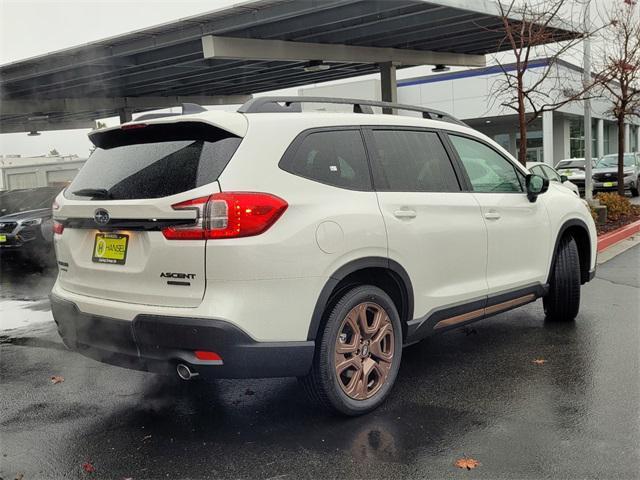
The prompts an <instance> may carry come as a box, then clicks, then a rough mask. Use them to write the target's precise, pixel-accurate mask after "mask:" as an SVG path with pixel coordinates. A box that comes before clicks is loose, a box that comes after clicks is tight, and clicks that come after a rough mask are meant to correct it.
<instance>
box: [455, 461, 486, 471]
mask: <svg viewBox="0 0 640 480" xmlns="http://www.w3.org/2000/svg"><path fill="white" fill-rule="evenodd" d="M455 465H456V467H458V468H466V469H467V470H473V469H474V468H476V467H477V466H478V465H480V462H479V461H477V460H476V459H474V458H459V459H458V460H456V463H455Z"/></svg>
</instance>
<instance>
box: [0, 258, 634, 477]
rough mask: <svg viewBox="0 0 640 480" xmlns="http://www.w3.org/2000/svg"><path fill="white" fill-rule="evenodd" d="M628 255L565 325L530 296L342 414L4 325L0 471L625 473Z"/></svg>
mask: <svg viewBox="0 0 640 480" xmlns="http://www.w3.org/2000/svg"><path fill="white" fill-rule="evenodd" d="M639 259H640V247H635V248H634V249H632V250H630V251H628V252H626V253H624V254H622V255H621V256H619V257H616V258H615V259H613V260H611V261H610V262H608V263H607V264H604V265H602V266H601V267H600V271H599V273H598V278H597V279H596V280H595V281H594V282H592V283H591V284H589V285H587V286H586V287H585V289H584V290H583V292H584V296H583V304H582V310H581V314H580V317H579V319H578V321H577V322H576V323H575V324H570V325H553V324H545V323H544V321H543V314H542V305H541V303H540V302H537V303H535V304H531V305H528V306H526V307H525V308H522V309H520V310H514V311H511V312H508V313H506V314H503V315H500V316H497V317H494V318H493V319H490V320H487V321H485V322H482V323H478V324H476V325H475V326H474V330H473V331H467V332H464V331H454V332H451V333H448V334H445V335H442V336H440V337H436V338H433V339H431V340H428V341H426V342H423V343H420V344H418V345H415V346H412V347H410V348H408V349H406V350H405V352H404V356H403V365H402V368H401V370H400V375H399V378H398V382H397V385H396V387H395V389H394V391H393V394H392V396H391V398H390V399H389V401H387V402H386V403H385V404H384V405H383V407H382V408H380V409H379V410H377V411H376V412H374V413H372V414H370V415H367V416H365V417H360V418H353V419H350V418H342V417H336V416H332V415H328V414H326V413H324V412H322V411H318V410H316V409H315V408H313V407H311V406H310V405H309V403H308V400H307V398H306V397H305V395H304V393H303V392H302V391H301V389H300V388H299V387H298V384H297V382H296V380H295V379H264V380H238V381H235V380H220V381H216V382H213V383H210V384H207V383H199V382H188V383H179V382H178V381H177V380H174V379H173V378H163V377H155V376H153V375H150V374H146V373H142V372H134V371H128V370H123V369H119V368H117V367H110V366H106V365H102V364H99V363H96V362H94V361H92V360H89V359H86V358H83V357H81V356H79V355H77V354H75V353H71V352H68V351H66V350H64V347H62V344H61V342H60V341H59V339H58V337H57V336H56V334H55V329H54V327H53V325H51V324H50V323H42V324H39V325H38V326H37V328H34V329H28V328H27V329H21V330H20V331H19V333H18V334H11V335H6V334H5V337H4V340H3V342H4V343H2V344H0V351H1V353H2V357H1V358H2V361H1V364H0V379H1V382H2V386H3V388H2V393H0V427H1V429H2V444H3V448H2V450H3V452H2V453H3V455H4V456H3V457H2V461H1V462H0V465H1V468H0V477H3V478H13V477H12V475H15V474H16V473H17V472H25V474H26V476H25V478H39V477H44V478H52V477H61V476H66V477H70V478H79V477H80V478H84V477H85V474H83V473H82V471H81V464H82V463H83V462H85V461H90V462H91V463H92V464H93V465H94V466H95V467H96V469H97V470H96V472H95V474H93V476H94V477H96V478H126V477H133V478H135V479H141V478H159V477H163V478H167V477H168V478H218V477H233V478H240V477H242V478H246V477H248V478H318V477H321V478H345V477H355V478H363V477H373V478H401V477H402V478H406V477H412V478H427V477H447V478H448V477H454V476H460V477H467V476H468V475H469V473H468V472H466V471H461V470H457V469H456V468H455V467H454V466H453V463H454V462H455V460H456V459H457V458H459V457H462V456H471V457H473V458H476V459H478V460H479V461H480V462H481V466H480V467H478V468H477V469H476V470H474V471H473V476H474V478H478V477H484V478H514V477H518V478H541V477H554V478H558V477H561V478H603V477H606V478H618V477H623V478H637V465H638V464H639V463H638V462H639V461H640V453H639V450H638V445H639V442H640V426H639V420H638V419H639V418H640V407H639V405H640V402H639V399H640V387H639V380H638V371H640V360H639V359H640V356H639V354H638V338H640V335H639V333H640V325H639V317H640V315H639V313H640V312H639V311H638V309H639V307H638V304H639V302H638V301H637V300H638V299H639V298H640V297H639V290H638V284H637V276H636V277H635V280H634V278H633V275H632V274H631V275H630V274H629V271H628V268H627V266H628V265H629V264H635V265H638V264H639V263H638V260H639ZM3 284H4V280H3ZM535 359H544V360H546V362H545V363H541V364H536V363H534V362H533V360H535ZM51 375H62V376H64V378H65V381H64V382H63V383H60V384H58V385H52V384H51V382H50V380H49V377H50V376H51Z"/></svg>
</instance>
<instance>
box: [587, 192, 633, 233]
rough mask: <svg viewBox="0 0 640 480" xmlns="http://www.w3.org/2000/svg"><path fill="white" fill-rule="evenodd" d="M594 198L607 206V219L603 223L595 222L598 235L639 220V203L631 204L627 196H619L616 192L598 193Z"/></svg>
mask: <svg viewBox="0 0 640 480" xmlns="http://www.w3.org/2000/svg"><path fill="white" fill-rule="evenodd" d="M596 198H597V200H598V201H599V202H600V204H601V205H604V206H606V207H607V221H606V222H605V223H597V222H596V228H597V230H598V235H603V234H605V233H608V232H611V231H613V230H617V229H619V228H621V227H624V226H625V225H628V224H630V223H633V222H636V221H638V220H640V205H634V204H632V203H631V202H630V201H629V199H628V198H626V197H621V196H620V195H618V194H617V193H600V194H598V196H597V197H596ZM592 214H593V210H592ZM595 218H596V217H595V214H594V219H595Z"/></svg>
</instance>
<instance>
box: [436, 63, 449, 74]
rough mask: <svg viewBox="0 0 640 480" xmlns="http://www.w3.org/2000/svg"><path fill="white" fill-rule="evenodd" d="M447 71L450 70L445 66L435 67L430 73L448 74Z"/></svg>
mask: <svg viewBox="0 0 640 480" xmlns="http://www.w3.org/2000/svg"><path fill="white" fill-rule="evenodd" d="M449 70H451V69H450V68H449V67H447V66H446V65H436V66H435V67H433V68H432V69H431V71H432V72H434V73H441V72H448V71H449Z"/></svg>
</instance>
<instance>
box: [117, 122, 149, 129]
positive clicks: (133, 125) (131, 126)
mask: <svg viewBox="0 0 640 480" xmlns="http://www.w3.org/2000/svg"><path fill="white" fill-rule="evenodd" d="M146 126H147V124H146V123H130V124H128V125H121V126H120V129H121V130H137V129H138V128H145V127H146Z"/></svg>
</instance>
